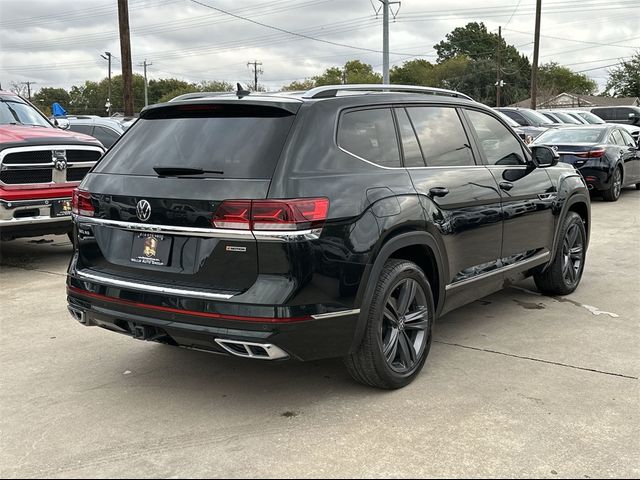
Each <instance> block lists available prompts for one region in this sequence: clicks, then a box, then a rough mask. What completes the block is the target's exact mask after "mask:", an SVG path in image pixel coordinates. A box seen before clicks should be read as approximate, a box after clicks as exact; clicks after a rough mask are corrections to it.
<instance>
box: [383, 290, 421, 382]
mask: <svg viewBox="0 0 640 480" xmlns="http://www.w3.org/2000/svg"><path fill="white" fill-rule="evenodd" d="M426 305H427V300H426V295H425V293H424V290H423V289H422V287H421V286H420V284H419V283H418V282H417V281H416V280H414V279H412V278H405V279H403V280H400V281H399V282H398V283H397V284H396V286H395V287H394V288H393V289H392V290H391V292H390V293H389V295H388V297H387V301H386V304H385V308H384V312H383V319H382V322H381V324H380V326H381V336H382V348H383V352H384V356H385V359H386V361H387V364H388V365H389V367H391V369H392V370H393V371H395V372H398V373H401V374H405V373H407V372H410V371H411V370H412V369H413V368H414V367H415V365H416V362H417V361H418V359H419V358H420V357H421V355H422V352H423V351H424V348H425V346H426V340H427V332H426V330H427V328H428V326H429V316H428V315H429V311H428V308H427V307H426Z"/></svg>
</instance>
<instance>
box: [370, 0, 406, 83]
mask: <svg viewBox="0 0 640 480" xmlns="http://www.w3.org/2000/svg"><path fill="white" fill-rule="evenodd" d="M378 1H379V2H380V3H382V7H381V8H382V83H383V84H385V85H387V84H389V6H390V5H398V9H400V4H401V2H399V1H393V2H392V1H390V0H378ZM379 12H380V10H376V16H377V15H378V13H379ZM397 14H398V12H396V13H394V14H393V18H394V19H395V18H396V15H397Z"/></svg>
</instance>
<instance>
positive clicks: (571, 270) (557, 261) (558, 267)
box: [533, 212, 587, 295]
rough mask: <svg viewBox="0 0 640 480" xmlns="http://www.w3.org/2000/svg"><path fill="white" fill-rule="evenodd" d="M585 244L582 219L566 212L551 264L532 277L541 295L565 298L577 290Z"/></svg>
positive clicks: (585, 237) (585, 236) (582, 266)
mask: <svg viewBox="0 0 640 480" xmlns="http://www.w3.org/2000/svg"><path fill="white" fill-rule="evenodd" d="M586 243H587V234H586V230H585V227H584V223H583V222H582V217H580V215H578V214H577V213H576V212H568V213H567V216H566V218H565V219H564V222H563V223H562V228H561V229H560V235H559V240H558V245H557V247H556V253H555V256H554V258H553V261H552V262H551V264H549V265H548V266H547V268H545V269H544V270H542V271H539V272H537V273H535V274H534V275H533V279H534V281H535V282H536V286H537V287H538V289H539V290H540V291H541V292H542V293H545V294H548V295H568V294H570V293H571V292H573V291H574V290H575V289H576V288H577V287H578V285H579V284H580V280H581V278H582V272H583V271H584V264H585V259H586V253H587V252H586Z"/></svg>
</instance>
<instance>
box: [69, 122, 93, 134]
mask: <svg viewBox="0 0 640 480" xmlns="http://www.w3.org/2000/svg"><path fill="white" fill-rule="evenodd" d="M69 130H71V131H73V132H78V133H84V134H85V135H93V132H92V130H93V125H78V124H76V123H72V124H70V125H69Z"/></svg>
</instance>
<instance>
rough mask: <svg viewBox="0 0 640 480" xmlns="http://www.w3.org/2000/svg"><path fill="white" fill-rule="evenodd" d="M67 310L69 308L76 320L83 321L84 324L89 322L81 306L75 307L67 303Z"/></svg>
mask: <svg viewBox="0 0 640 480" xmlns="http://www.w3.org/2000/svg"><path fill="white" fill-rule="evenodd" d="M67 310H69V313H70V314H71V316H72V317H73V318H74V319H75V320H77V321H78V322H80V323H82V324H83V325H86V324H87V320H86V318H85V316H84V311H83V310H80V309H79V308H76V307H73V306H71V305H67Z"/></svg>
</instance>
